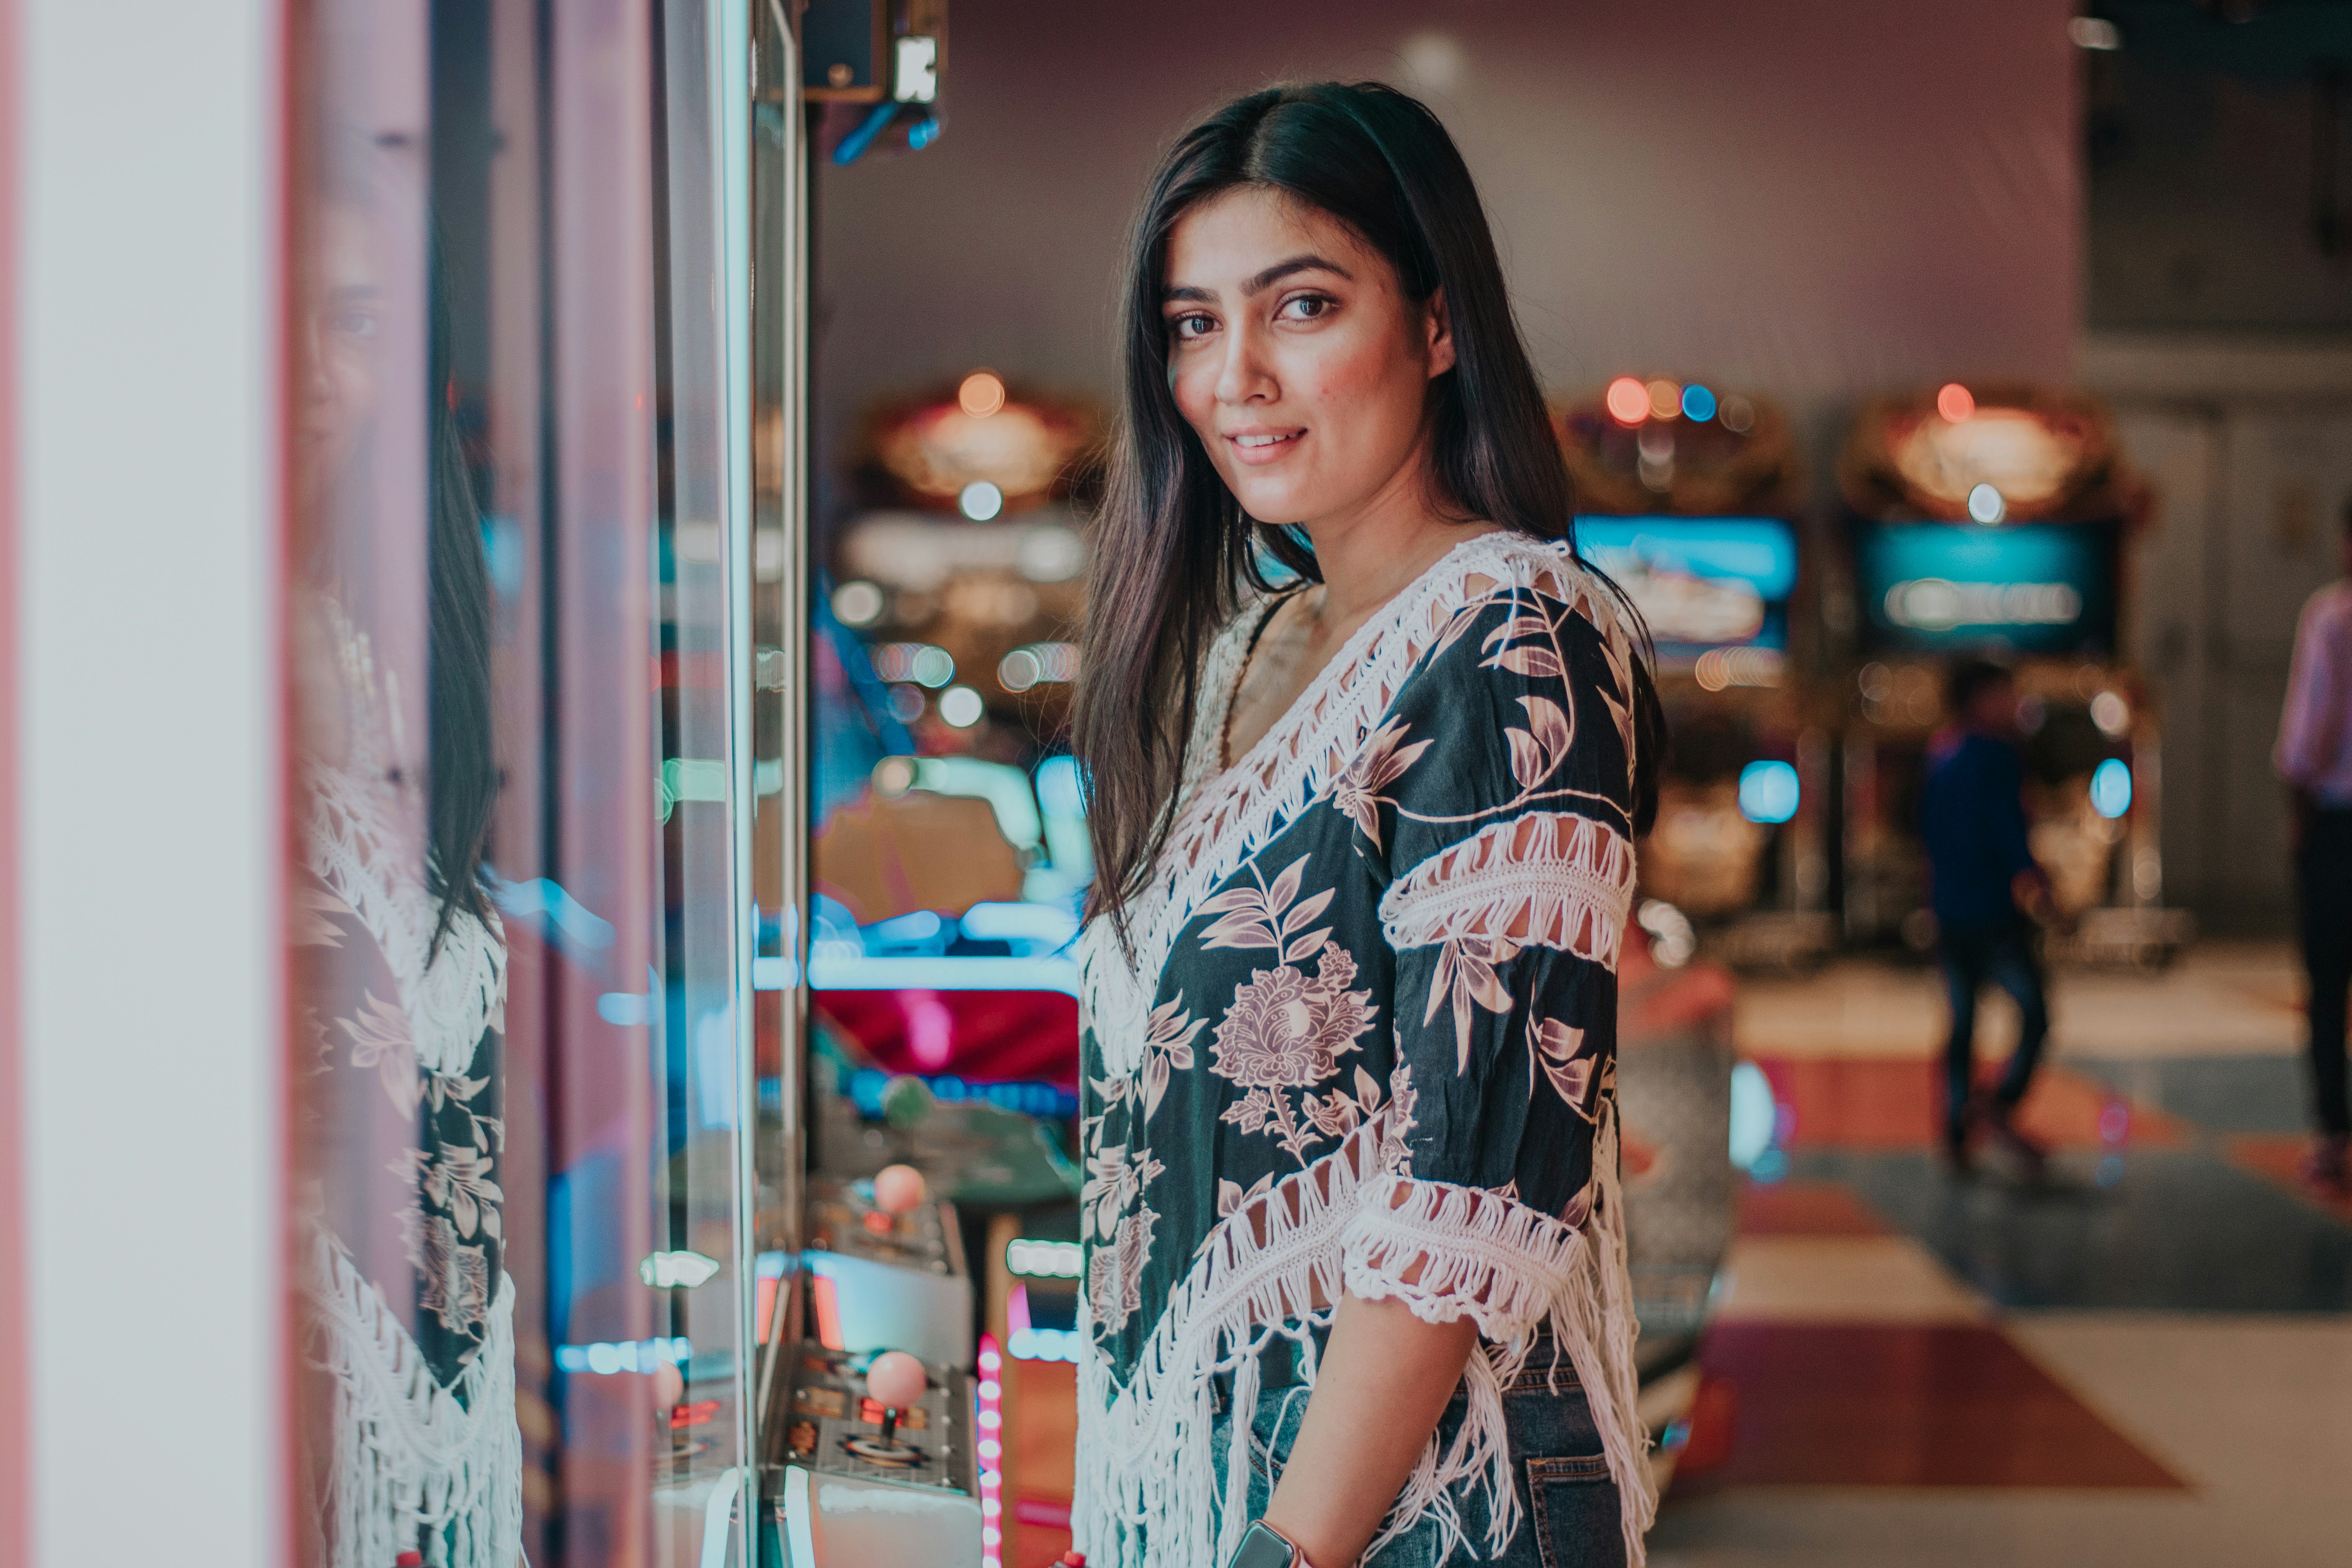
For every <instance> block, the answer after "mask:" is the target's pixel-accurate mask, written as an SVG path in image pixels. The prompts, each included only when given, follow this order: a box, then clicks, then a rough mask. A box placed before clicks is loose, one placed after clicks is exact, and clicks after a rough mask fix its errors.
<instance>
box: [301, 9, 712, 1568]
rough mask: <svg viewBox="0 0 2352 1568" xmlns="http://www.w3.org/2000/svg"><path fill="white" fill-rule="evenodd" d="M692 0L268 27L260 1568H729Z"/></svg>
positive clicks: (700, 188)
mask: <svg viewBox="0 0 2352 1568" xmlns="http://www.w3.org/2000/svg"><path fill="white" fill-rule="evenodd" d="M726 11H727V8H726V7H722V6H718V5H712V6H708V7H706V6H704V5H699V4H696V3H693V0H676V3H669V0H609V3H600V4H595V5H580V6H572V5H562V6H544V5H538V4H536V3H535V0H428V3H426V4H421V5H413V6H399V5H390V6H387V5H377V4H373V3H372V0H319V3H318V4H315V5H311V6H310V7H308V8H306V9H305V10H304V11H303V12H302V13H301V20H300V26H299V29H298V31H299V52H300V53H301V54H302V57H303V64H302V66H301V68H299V69H298V71H297V73H296V79H297V80H298V81H299V82H301V83H303V84H304V86H305V88H306V89H308V90H309V91H310V93H311V94H312V97H311V99H310V101H309V102H307V103H306V104H304V105H303V106H302V107H301V111H300V114H299V119H298V123H299V126H300V128H301V129H300V132H299V136H298V138H297V145H296V148H295V156H294V159H293V163H294V167H295V170H296V178H295V185H294V189H295V195H296V201H295V225H294V227H295V268H294V270H295V284H296V287H295V289H294V291H293V293H294V300H295V304H294V306H293V310H292V319H291V320H290V321H289V345H290V349H291V359H292V362H293V363H292V368H293V371H294V374H295V381H294V392H295V396H294V398H293V400H292V406H291V408H290V410H289V415H290V423H291V426H292V429H291V435H292V437H293V441H292V473H291V476H290V478H291V488H292V500H293V501H294V510H295V512H296V521H295V524H294V550H293V555H292V561H291V571H290V577H291V583H290V590H289V606H290V607H289V626H288V627H287V630H286V637H287V645H288V649H289V664H290V668H291V671H292V674H291V678H290V690H289V705H290V707H291V709H292V711H293V714H294V722H295V730H296V734H297V744H296V747H295V750H296V752H297V758H296V766H295V772H294V776H293V778H292V780H291V786H292V787H291V797H290V800H289V808H290V810H289V815H290V817H291V824H290V831H291V833H292V836H293V837H294V839H295V840H296V848H295V854H294V856H293V861H294V865H295V873H294V878H293V883H292V886H291V887H290V888H289V894H288V900H289V910H290V912H291V914H292V916H293V919H292V921H291V922H290V923H291V925H292V928H293V932H294V936H293V947H292V950H291V952H290V954H289V982H290V987H291V998H290V1001H291V1007H292V1016H293V1017H294V1019H295V1021H296V1024H297V1026H298V1027H297V1029H296V1031H295V1033H296V1034H297V1036H298V1037H299V1046H298V1059H297V1060H296V1061H295V1062H294V1064H293V1069H294V1071H293V1076H294V1079H295V1081H296V1083H297V1091H298V1095H299V1100H300V1110H301V1116H300V1121H299V1125H300V1131H299V1147H298V1148H297V1150H296V1174H297V1188H298V1201H297V1205H296V1209H297V1212H296V1215H295V1219H294V1225H295V1235H294V1237H293V1241H294V1245H295V1247H296V1248H297V1250H298V1252H299V1258H300V1259H301V1268H302V1275H301V1279H302V1283H303V1290H302V1302H301V1320H300V1333H299V1341H300V1342H299V1346H298V1347H296V1351H295V1369H294V1380H295V1385H296V1389H297V1397H298V1405H299V1424H298V1444H297V1448H298V1455H297V1462H298V1466H299V1471H298V1479H299V1486H300V1488H301V1494H300V1495H301V1506H300V1508H299V1516H300V1518H301V1521H302V1525H303V1531H304V1534H303V1538H302V1539H301V1541H300V1542H299V1555H300V1557H301V1559H302V1560H303V1561H304V1562H306V1563H318V1564H322V1565H323V1564H331V1565H334V1568H344V1565H350V1568H395V1565H396V1564H398V1563H403V1562H415V1563H421V1564H430V1565H436V1568H440V1565H447V1568H477V1565H483V1568H487V1565H496V1568H512V1565H514V1564H517V1563H523V1562H528V1563H532V1564H537V1565H540V1568H549V1565H553V1564H604V1563H629V1564H638V1563H653V1564H668V1563H708V1562H717V1561H720V1560H725V1561H730V1562H738V1563H740V1562H741V1561H743V1553H744V1552H745V1550H746V1548H745V1543H744V1540H743V1537H742V1532H741V1531H740V1527H739V1528H738V1529H736V1530H734V1531H730V1529H729V1521H730V1515H731V1513H732V1512H733V1510H730V1508H728V1507H727V1506H724V1504H725V1500H726V1499H725V1496H724V1495H723V1494H728V1493H730V1492H735V1493H738V1494H740V1492H741V1491H742V1490H743V1489H745V1488H746V1486H747V1481H746V1478H747V1477H748V1475H749V1473H750V1472H749V1470H748V1468H747V1467H746V1464H745V1461H746V1457H747V1454H748V1450H749V1415H748V1412H749V1407H750V1400H749V1397H748V1393H749V1386H750V1376H751V1367H750V1365H749V1357H748V1355H747V1354H745V1353H742V1347H743V1346H744V1345H745V1344H746V1343H747V1342H749V1340H750V1337H751V1336H750V1335H749V1334H748V1331H747V1328H748V1325H747V1322H746V1319H747V1317H748V1314H749V1312H750V1311H751V1301H752V1290H753V1282H752V1281H751V1279H747V1278H746V1276H747V1274H749V1272H750V1261H749V1259H750V1252H749V1249H748V1247H747V1241H748V1232H747V1229H746V1219H745V1215H744V1213H743V1209H744V1205H745V1194H746V1190H747V1187H748V1182H747V1181H746V1175H747V1171H746V1166H747V1163H748V1162H747V1160H746V1156H745V1149H744V1144H743V1142H742V1139H743V1128H742V1122H743V1119H744V1117H745V1114H746V1112H747V1109H748V1108H747V1105H746V1103H745V1102H746V1100H747V1099H748V1095H747V1093H746V1090H747V1089H748V1087H749V1082H750V1059H751V1058H750V1045H751V1024H750V1014H749V1011H748V1004H749V1001H750V997H751V973H752V971H751V957H752V955H753V950H752V947H751V944H752V942H754V941H755V940H757V929H756V927H755V925H754V922H752V921H750V920H748V919H746V918H745V917H744V916H743V914H742V913H741V911H743V910H745V909H746V908H747V899H748V891H747V890H746V889H745V888H744V887H743V883H744V880H745V878H744V873H743V869H742V868H743V864H744V859H745V851H744V845H745V843H746V841H747V838H748V834H749V827H750V821H751V817H750V810H751V807H750V797H751V795H752V793H753V792H752V790H751V787H750V784H749V780H750V779H751V763H750V759H749V756H748V754H747V753H746V747H747V746H748V743H749V736H748V730H749V724H748V722H747V721H745V720H744V719H743V717H742V710H741V709H740V697H739V693H738V688H739V687H740V688H741V689H742V690H744V691H748V689H749V682H750V680H751V668H752V665H753V661H752V659H751V642H750V637H749V631H748V627H747V626H746V625H745V623H744V621H743V619H742V616H743V612H742V611H741V610H740V608H739V603H740V600H739V596H738V595H739V590H740V588H742V587H743V586H744V585H745V584H748V581H749V574H750V572H751V558H752V554H753V552H752V549H751V519H750V517H749V516H748V515H743V516H738V515H736V510H738V508H739V502H740V503H741V504H742V505H743V506H744V507H745V508H747V507H748V491H749V489H750V485H749V482H748V474H749V471H750V470H749V464H750V458H749V453H748V450H747V449H746V448H747V442H746V440H745V438H744V437H743V436H742V435H740V434H739V433H738V432H737V431H736V430H735V429H734V428H733V427H732V426H730V423H729V413H730V410H732V411H734V413H735V415H736V416H737V417H738V418H740V419H743V420H745V421H747V422H748V416H749V398H748V395H745V394H743V393H741V392H740V391H737V390H736V389H734V388H733V387H731V386H730V383H729V380H728V377H729V375H730V374H731V373H730V366H731V365H732V364H734V363H737V362H736V361H735V360H733V359H730V353H733V354H739V355H740V344H735V343H732V342H731V341H730V335H731V334H740V332H741V331H743V330H744V329H743V324H742V323H740V321H736V320H735V319H734V318H733V317H731V316H730V310H732V309H734V306H733V304H732V303H731V302H732V301H733V300H736V298H737V297H738V296H739V295H740V293H741V291H742V290H741V283H740V279H737V280H736V282H735V283H734V284H732V285H730V284H729V283H727V282H726V281H725V277H724V274H725V260H724V258H723V256H722V255H721V254H719V249H720V247H719V246H718V245H717V244H716V243H715V242H714V240H713V236H714V234H715V233H718V232H719V231H720V229H721V228H722V225H721V222H720V218H721V216H722V211H723V209H724V205H725V204H726V202H728V201H729V200H730V199H732V198H730V196H729V195H727V192H728V190H729V189H730V186H729V185H728V184H727V182H726V180H725V179H724V178H723V177H722V176H723V174H724V171H723V170H722V169H721V168H720V166H719V165H720V163H721V162H722V159H721V157H720V153H721V152H722V150H723V149H722V147H721V145H720V144H719V142H718V141H717V138H716V133H715V132H714V125H715V123H716V120H715V113H714V105H713V101H712V93H713V90H714V82H716V81H718V80H721V79H726V77H725V73H726V72H727V71H729V70H730V69H734V68H735V66H734V65H730V58H732V59H734V60H735V61H736V62H737V63H738V64H740V58H741V57H743V56H744V54H745V52H746V50H747V47H748V40H747V39H746V38H730V37H720V36H719V35H718V34H717V33H715V32H714V31H713V30H712V28H713V27H714V26H716V25H717V24H716V20H715V19H716V18H718V17H719V16H721V15H722V14H724V13H726ZM736 25H737V26H742V25H744V24H743V23H742V18H741V17H740V16H737V23H736ZM730 50H731V56H730ZM739 74H740V73H739ZM741 140H742V142H744V143H745V144H746V145H748V142H749V132H748V126H746V127H745V129H744V134H743V136H742V138H741ZM732 221H735V222H736V223H738V224H739V226H740V221H741V220H740V216H739V217H737V218H735V219H733V220H732ZM739 469H740V472H741V473H742V474H744V475H745V476H747V478H746V479H745V481H744V482H743V483H742V484H740V485H730V482H729V481H728V480H727V478H726V476H728V475H729V474H730V473H731V472H736V471H738V470H739ZM739 667H740V668H739ZM714 1502H715V1503H718V1504H719V1506H716V1507H713V1506H711V1505H712V1504H713V1503H714ZM714 1521H715V1522H714ZM711 1545H715V1546H716V1548H717V1550H718V1551H719V1552H720V1554H721V1555H720V1556H719V1557H713V1556H710V1555H709V1554H708V1552H707V1547H708V1546H711Z"/></svg>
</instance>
